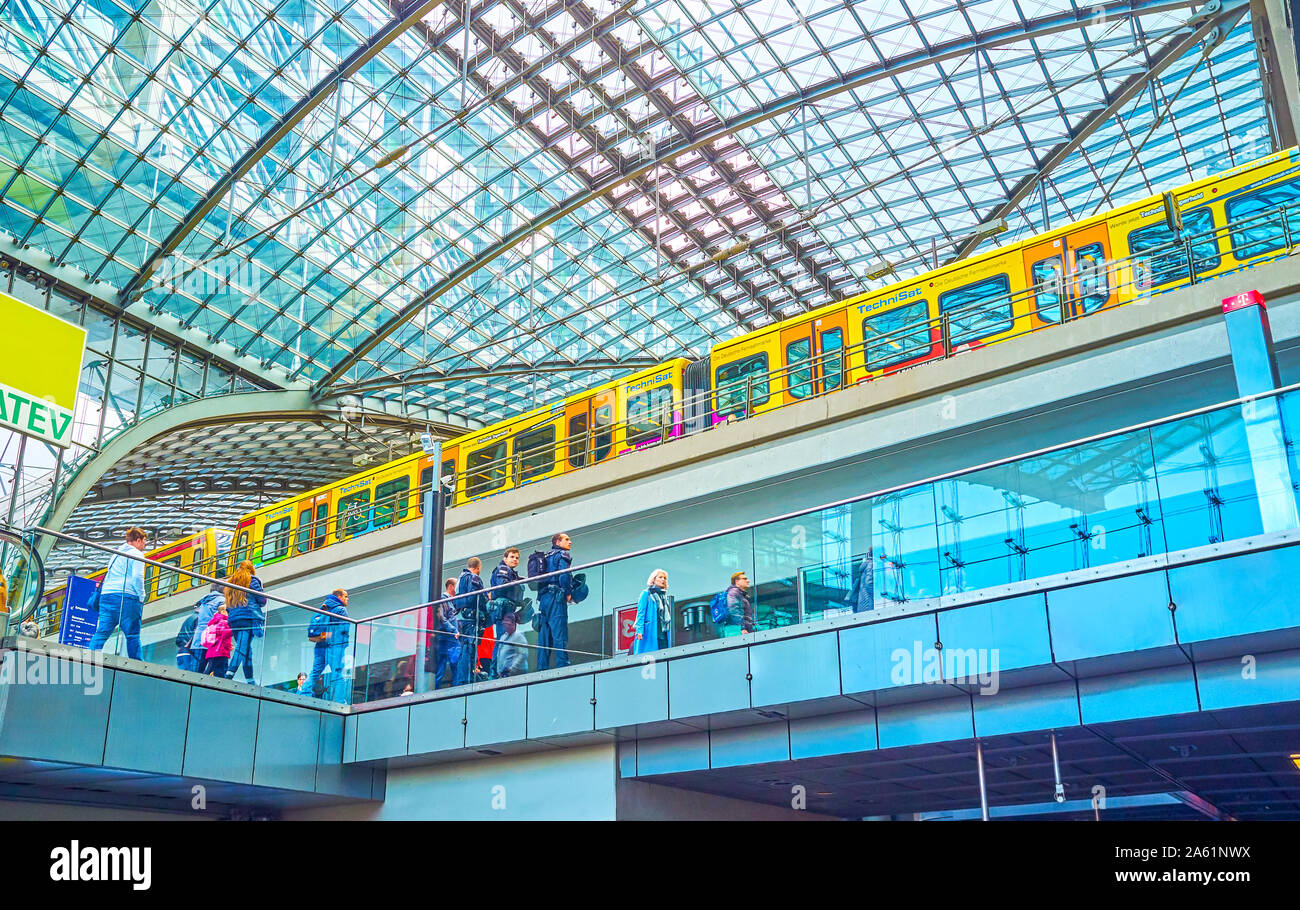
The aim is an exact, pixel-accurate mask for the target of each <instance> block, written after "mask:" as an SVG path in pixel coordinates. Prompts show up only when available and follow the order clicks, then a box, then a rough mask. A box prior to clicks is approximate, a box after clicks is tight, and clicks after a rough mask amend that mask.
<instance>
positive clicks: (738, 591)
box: [709, 572, 754, 638]
mask: <svg viewBox="0 0 1300 910" xmlns="http://www.w3.org/2000/svg"><path fill="white" fill-rule="evenodd" d="M709 616H710V618H711V619H712V620H713V626H714V630H715V631H716V632H717V633H718V637H719V638H725V637H726V635H727V632H726V631H725V630H726V628H727V627H728V626H740V631H741V632H742V633H743V632H753V631H754V602H753V601H752V600H751V599H750V596H749V576H748V575H746V574H745V573H744V572H736V573H734V574H732V576H731V584H730V585H728V586H727V590H725V591H720V592H719V593H717V594H714V595H713V600H712V601H710V602H709Z"/></svg>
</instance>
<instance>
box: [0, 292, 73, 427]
mask: <svg viewBox="0 0 1300 910" xmlns="http://www.w3.org/2000/svg"><path fill="white" fill-rule="evenodd" d="M0 338H2V339H3V343H0V426H3V427H8V428H10V429H12V430H17V431H18V432H19V433H24V434H26V435H28V436H33V437H35V438H37V439H40V440H42V441H44V442H48V443H50V444H51V445H56V446H60V447H63V448H66V447H67V446H69V445H71V444H72V410H73V408H74V407H75V406H76V403H77V385H78V383H79V382H80V381H81V356H82V353H83V352H84V351H85V349H86V330H85V329H83V328H81V327H80V326H75V325H72V324H71V323H67V322H64V321H63V320H62V319H59V318H58V317H57V316H51V315H50V314H49V313H46V312H45V311H44V310H39V309H37V308H36V307H33V306H29V305H27V304H25V303H23V302H22V301H21V300H17V299H15V298H13V297H10V296H9V295H8V294H0Z"/></svg>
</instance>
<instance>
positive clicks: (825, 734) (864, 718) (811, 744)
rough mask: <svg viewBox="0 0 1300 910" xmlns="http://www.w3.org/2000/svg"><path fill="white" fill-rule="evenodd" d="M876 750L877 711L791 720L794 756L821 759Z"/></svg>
mask: <svg viewBox="0 0 1300 910" xmlns="http://www.w3.org/2000/svg"><path fill="white" fill-rule="evenodd" d="M875 748H876V712H875V711H874V710H873V709H871V708H868V709H867V710H865V711H846V712H844V713H843V714H826V715H823V716H821V717H793V718H791V719H790V757H791V758H795V759H799V758H817V757H819V756H823V755H843V754H845V753H849V752H869V751H871V750H873V749H875Z"/></svg>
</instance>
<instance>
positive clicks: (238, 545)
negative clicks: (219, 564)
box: [232, 528, 248, 566]
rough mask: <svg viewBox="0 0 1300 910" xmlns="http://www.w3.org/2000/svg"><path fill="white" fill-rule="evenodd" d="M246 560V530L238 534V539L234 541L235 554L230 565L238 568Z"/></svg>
mask: <svg viewBox="0 0 1300 910" xmlns="http://www.w3.org/2000/svg"><path fill="white" fill-rule="evenodd" d="M247 558H248V529H247V528H245V529H244V530H242V531H240V532H239V537H238V538H237V540H236V541H235V554H234V559H233V561H232V564H233V565H235V566H238V565H239V564H240V563H241V562H243V561H244V560H245V559H247Z"/></svg>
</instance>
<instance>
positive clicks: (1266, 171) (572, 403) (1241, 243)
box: [150, 149, 1300, 596]
mask: <svg viewBox="0 0 1300 910" xmlns="http://www.w3.org/2000/svg"><path fill="white" fill-rule="evenodd" d="M1171 195H1172V199H1171V200H1170V201H1172V202H1175V203H1176V206H1175V208H1174V210H1175V211H1176V212H1177V213H1178V215H1179V216H1180V217H1181V220H1182V225H1183V230H1182V233H1181V234H1175V233H1174V232H1173V231H1171V229H1170V228H1169V227H1168V222H1169V217H1170V215H1169V214H1168V213H1167V211H1166V204H1165V201H1166V198H1168V197H1170V196H1171ZM1286 206H1294V212H1291V211H1289V210H1285V211H1283V212H1282V213H1281V214H1280V213H1279V210H1282V209H1284V207H1286ZM1297 242H1300V152H1297V150H1296V149H1289V150H1287V151H1284V152H1278V153H1275V154H1273V155H1270V156H1268V157H1266V158H1262V159H1259V160H1257V161H1253V162H1251V163H1249V164H1245V165H1242V166H1240V167H1237V168H1234V169H1232V170H1229V171H1226V172H1224V173H1221V174H1217V175H1215V176H1213V177H1208V178H1205V179H1203V180H1200V181H1197V182H1195V183H1193V184H1190V185H1188V186H1185V187H1182V188H1181V189H1178V190H1176V191H1174V192H1173V193H1172V194H1165V197H1160V196H1156V197H1151V198H1149V199H1145V200H1142V201H1141V202H1136V203H1133V204H1132V205H1128V206H1124V207H1123V208H1119V209H1115V210H1113V211H1110V212H1107V213H1105V214H1099V215H1097V216H1095V217H1092V218H1089V219H1087V220H1085V221H1080V222H1077V223H1074V224H1070V225H1065V226H1062V227H1060V228H1058V229H1056V230H1053V231H1050V232H1047V233H1044V234H1041V235H1039V236H1035V237H1032V238H1029V239H1027V240H1025V241H1022V242H1018V243H1014V244H1009V245H1006V246H1003V247H1000V248H998V249H995V250H991V251H989V252H987V253H983V254H981V255H979V256H975V257H972V258H970V259H965V260H962V261H959V262H955V263H953V264H951V265H947V266H944V267H942V268H939V269H936V270H933V271H929V272H926V273H925V274H922V275H919V276H916V277H913V278H908V279H907V280H905V281H901V282H897V283H895V284H892V285H890V286H888V287H886V288H883V289H881V290H876V291H868V292H866V293H864V294H861V295H858V296H856V297H854V298H852V299H850V300H847V301H842V302H839V303H834V304H831V305H828V306H825V307H822V308H820V309H817V310H814V311H812V312H809V313H805V314H802V315H800V316H798V317H796V318H793V319H788V320H784V321H781V322H778V323H774V324H772V325H769V326H766V327H764V328H762V329H759V330H757V331H754V332H750V333H748V334H745V335H742V336H740V337H738V338H735V339H732V340H730V341H726V342H723V343H722V344H719V345H718V346H717V347H716V348H714V349H713V350H712V352H711V353H710V354H709V356H708V357H706V358H704V359H701V360H699V361H694V362H692V361H689V360H685V359H680V358H679V359H674V360H669V361H666V362H665V363H663V364H660V365H658V366H655V367H653V368H650V369H644V370H640V371H639V372H636V373H633V374H631V375H628V376H624V377H622V378H620V379H617V380H614V381H612V382H608V383H605V384H603V385H600V386H597V387H596V388H594V389H590V390H587V391H584V392H580V393H577V394H574V395H571V396H569V397H568V398H566V399H564V400H563V401H558V402H555V403H553V404H550V405H546V406H543V407H539V408H535V409H533V410H531V411H529V412H527V413H525V414H521V415H519V416H517V417H512V418H509V419H508V420H504V421H501V422H500V423H497V424H494V425H493V426H490V427H487V428H484V429H481V430H476V431H474V432H473V433H468V434H466V435H464V436H461V437H458V438H456V439H452V440H450V441H448V442H446V443H445V444H444V448H443V453H442V461H441V464H439V465H436V466H435V465H434V464H432V463H431V461H430V459H429V458H428V457H427V456H425V455H423V454H413V455H409V456H406V457H404V458H400V459H397V460H396V461H393V462H390V463H389V464H386V465H384V466H383V467H380V468H376V469H369V470H367V471H365V472H362V473H359V474H356V475H354V476H352V477H348V478H346V479H344V480H341V481H338V482H336V483H332V484H329V485H327V486H323V487H320V488H318V489H315V490H312V491H310V492H307V493H304V494H301V495H298V496H295V497H294V498H293V499H291V500H287V501H283V502H280V503H276V504H275V505H271V506H267V507H266V508H263V509H259V510H258V511H256V512H253V513H251V514H249V515H247V516H245V517H244V518H242V519H241V520H240V521H239V523H238V525H237V526H236V528H235V529H234V532H233V533H234V542H233V546H232V547H230V549H229V553H228V558H229V563H230V565H231V566H233V564H234V563H237V562H238V561H239V560H241V559H245V558H251V559H252V560H253V561H254V562H256V563H258V564H267V563H275V562H279V561H282V560H285V559H291V558H293V557H295V556H299V555H302V554H305V553H309V552H311V551H312V550H316V549H319V548H321V547H325V546H329V545H331V544H334V543H337V542H339V541H342V540H346V539H348V538H351V537H355V536H358V535H361V534H365V533H369V532H370V531H374V530H378V529H380V528H384V527H388V526H390V525H392V524H395V523H400V522H402V521H406V520H410V519H412V518H414V517H417V516H418V515H419V514H420V510H421V501H420V496H419V495H418V493H419V491H420V490H422V489H428V487H429V485H430V484H431V483H432V480H433V476H434V471H435V468H436V470H437V473H438V475H439V476H441V477H443V478H445V479H449V480H450V481H451V482H452V484H453V499H452V504H453V505H460V504H463V503H466V502H469V501H472V500H476V499H481V498H483V497H486V496H493V495H496V494H497V493H501V492H504V491H506V490H510V489H515V488H517V487H519V486H522V485H524V484H528V483H534V482H536V481H540V480H545V479H547V478H549V477H554V476H556V475H558V474H563V473H566V472H568V471H575V470H580V469H582V468H585V467H587V466H589V465H593V464H601V463H604V462H606V461H608V460H610V459H611V458H615V457H617V456H619V455H622V454H625V453H627V452H629V451H632V450H635V449H638V448H642V447H645V446H649V445H654V444H657V443H660V442H663V441H666V440H668V439H671V438H672V437H675V436H679V435H683V434H688V433H691V432H694V431H696V430H698V429H700V428H702V427H707V426H708V425H710V424H711V423H715V422H719V421H723V420H726V419H728V418H730V417H732V416H734V415H746V414H754V413H761V412H764V411H767V410H771V409H774V408H778V407H782V406H784V405H787V404H790V403H792V402H795V401H798V400H800V399H805V398H808V397H810V396H815V395H821V394H826V393H830V392H833V391H835V390H837V389H839V388H842V387H844V386H846V385H849V384H852V383H857V382H864V381H873V380H876V379H879V378H880V377H882V376H885V375H888V374H890V373H894V372H897V371H899V370H904V369H909V368H912V367H915V366H917V365H919V364H922V363H925V362H926V361H928V360H932V359H936V358H940V357H943V356H946V355H948V354H950V353H953V352H957V351H961V350H963V349H967V348H973V347H978V346H982V345H987V344H995V343H997V342H999V341H1003V340H1006V339H1008V338H1012V337H1015V336H1017V335H1021V334H1024V333H1026V332H1030V331H1034V330H1037V329H1042V328H1046V327H1048V326H1051V325H1054V324H1056V323H1059V322H1061V321H1063V320H1070V319H1074V318H1078V317H1080V316H1084V315H1087V314H1089V313H1094V312H1097V311H1100V310H1103V309H1107V308H1109V307H1113V306H1118V305H1121V304H1124V303H1127V302H1129V301H1131V300H1134V299H1136V298H1139V297H1149V296H1151V295H1154V294H1159V293H1161V292H1163V291H1165V290H1168V289H1170V288H1173V287H1176V286H1179V285H1181V284H1184V283H1186V282H1187V281H1188V280H1189V279H1197V280H1199V279H1201V278H1205V277H1209V276H1213V275H1219V274H1225V273H1228V272H1232V271H1235V270H1238V269H1241V268H1246V267H1249V266H1251V265H1254V264H1258V263H1259V262H1262V261H1267V260H1269V259H1272V258H1276V257H1278V256H1282V255H1287V254H1288V253H1289V252H1291V250H1292V249H1293V248H1294V247H1295V245H1296V244H1297ZM1193 273H1194V274H1193ZM204 533H205V534H206V533H211V532H204ZM187 540H191V538H187ZM184 543H185V542H184V541H181V542H178V543H177V544H176V546H181V545H183V544H184ZM205 545H207V544H205ZM209 546H210V545H209ZM164 549H165V548H164ZM155 552H161V551H155ZM166 552H168V553H170V552H171V551H170V550H167V551H166ZM206 552H212V551H211V550H209V551H206ZM169 584H170V583H169ZM183 584H185V582H178V583H177V585H178V588H179V586H180V585H183ZM171 590H172V589H170V588H169V589H168V590H167V591H166V592H164V591H163V590H162V589H160V588H159V587H158V584H157V582H155V583H154V585H153V587H152V588H151V589H150V594H151V596H162V595H163V594H164V593H171Z"/></svg>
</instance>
